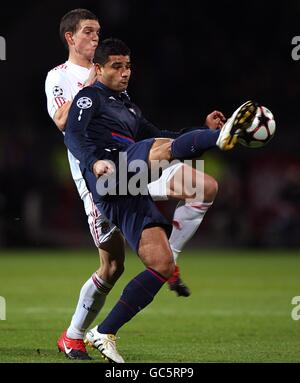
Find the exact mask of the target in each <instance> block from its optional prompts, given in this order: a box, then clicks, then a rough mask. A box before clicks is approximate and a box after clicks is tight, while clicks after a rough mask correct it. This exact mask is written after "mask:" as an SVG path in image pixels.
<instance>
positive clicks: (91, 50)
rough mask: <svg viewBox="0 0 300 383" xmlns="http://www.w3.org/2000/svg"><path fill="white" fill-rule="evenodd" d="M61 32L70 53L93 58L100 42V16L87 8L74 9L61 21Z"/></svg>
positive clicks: (89, 58)
mask: <svg viewBox="0 0 300 383" xmlns="http://www.w3.org/2000/svg"><path fill="white" fill-rule="evenodd" d="M59 33H60V37H61V40H62V42H63V43H64V44H65V46H66V47H67V48H68V49H69V52H70V54H76V55H80V56H82V57H84V58H86V59H88V60H92V59H93V57H94V54H95V50H96V48H97V46H98V43H99V33H100V24H99V20H98V17H97V16H95V15H94V14H93V13H92V12H90V11H89V10H87V9H82V8H78V9H73V10H72V11H70V12H68V13H66V14H65V15H64V16H63V17H62V19H61V22H60V28H59Z"/></svg>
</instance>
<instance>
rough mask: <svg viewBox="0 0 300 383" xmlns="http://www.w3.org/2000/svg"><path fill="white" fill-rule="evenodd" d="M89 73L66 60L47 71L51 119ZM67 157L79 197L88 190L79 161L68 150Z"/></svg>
mask: <svg viewBox="0 0 300 383" xmlns="http://www.w3.org/2000/svg"><path fill="white" fill-rule="evenodd" d="M89 74H90V69H87V68H84V67H82V66H80V65H76V64H73V63H71V62H70V61H66V62H65V63H64V64H61V65H59V66H57V67H55V68H54V69H52V70H50V71H49V72H48V75H47V78H46V83H45V91H46V95H47V108H48V113H49V115H50V117H51V118H52V119H53V118H54V114H55V112H56V111H57V109H59V108H60V107H61V106H62V105H63V104H64V103H65V102H66V101H72V100H73V99H74V97H75V96H76V94H77V93H78V92H79V91H80V90H81V89H82V88H83V86H84V82H85V81H86V80H87V78H88V76H89ZM68 158H69V163H70V169H71V173H72V177H73V179H74V181H75V184H76V187H77V190H78V192H79V195H80V198H81V199H83V197H84V196H85V195H86V194H87V193H88V192H89V191H88V189H87V186H86V183H85V180H84V179H83V177H82V174H81V171H80V167H79V161H78V160H77V159H76V158H75V157H74V156H73V154H72V153H71V152H70V151H69V150H68Z"/></svg>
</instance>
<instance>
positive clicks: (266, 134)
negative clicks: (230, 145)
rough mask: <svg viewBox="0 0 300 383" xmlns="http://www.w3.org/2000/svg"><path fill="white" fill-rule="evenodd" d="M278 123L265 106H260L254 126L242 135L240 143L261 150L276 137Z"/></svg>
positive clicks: (253, 122)
mask: <svg viewBox="0 0 300 383" xmlns="http://www.w3.org/2000/svg"><path fill="white" fill-rule="evenodd" d="M275 130H276V123H275V120H274V116H273V113H272V112H271V111H270V110H269V109H268V108H266V107H265V106H262V105H260V106H258V108H257V111H256V115H255V117H254V119H253V121H252V124H251V125H250V126H249V127H248V128H247V129H246V130H245V131H244V132H242V133H241V136H240V137H239V139H238V141H239V143H240V144H242V145H244V146H248V147H249V148H260V147H262V146H264V145H266V144H267V143H268V142H269V141H270V140H271V138H272V137H273V136H274V133H275Z"/></svg>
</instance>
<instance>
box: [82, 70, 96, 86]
mask: <svg viewBox="0 0 300 383" xmlns="http://www.w3.org/2000/svg"><path fill="white" fill-rule="evenodd" d="M96 81H97V71H96V66H95V65H94V66H93V67H92V69H91V71H90V74H89V77H88V78H87V79H86V80H85V82H84V86H91V85H94V84H95V82H96Z"/></svg>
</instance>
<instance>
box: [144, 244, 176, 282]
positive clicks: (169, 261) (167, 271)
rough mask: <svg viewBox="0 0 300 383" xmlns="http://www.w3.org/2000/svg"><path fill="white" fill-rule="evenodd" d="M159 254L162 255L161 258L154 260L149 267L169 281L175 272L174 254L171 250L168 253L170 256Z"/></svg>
mask: <svg viewBox="0 0 300 383" xmlns="http://www.w3.org/2000/svg"><path fill="white" fill-rule="evenodd" d="M157 254H160V256H159V257H157V258H156V259H154V260H153V262H151V263H150V264H149V265H148V266H149V267H151V268H152V269H153V270H155V271H157V272H158V273H159V274H161V275H162V276H163V277H165V278H167V279H169V278H170V277H171V276H172V274H173V273H174V270H175V263H174V259H173V254H172V252H171V250H170V251H168V254H167V253H165V254H164V253H162V252H161V253H157Z"/></svg>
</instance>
